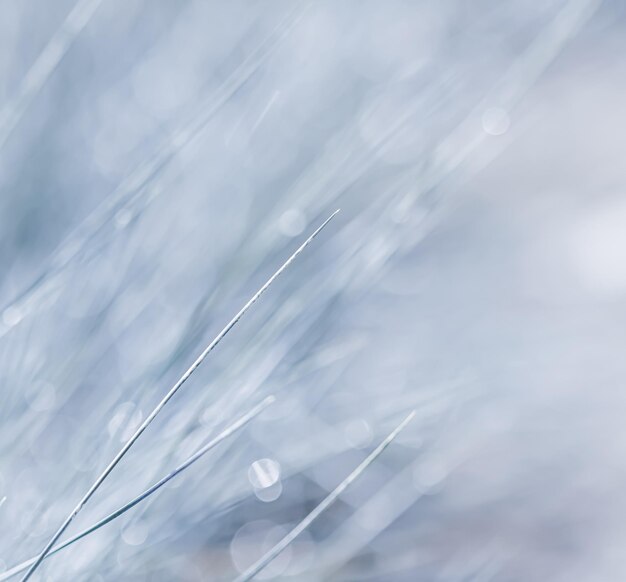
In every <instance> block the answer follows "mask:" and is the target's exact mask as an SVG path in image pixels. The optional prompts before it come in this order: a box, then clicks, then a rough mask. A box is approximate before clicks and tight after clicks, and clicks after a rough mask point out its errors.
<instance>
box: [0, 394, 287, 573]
mask: <svg viewBox="0 0 626 582" xmlns="http://www.w3.org/2000/svg"><path fill="white" fill-rule="evenodd" d="M275 400H276V399H275V398H274V396H268V397H267V398H266V399H265V400H263V401H262V402H261V403H259V404H257V405H256V406H255V407H254V408H253V409H252V410H250V411H248V412H247V413H246V414H244V415H243V416H241V417H239V418H238V419H237V420H236V421H235V422H233V423H232V424H231V425H230V426H228V427H226V428H225V429H224V430H223V431H222V432H221V433H219V434H218V435H217V436H216V437H214V438H213V439H211V440H210V441H209V442H208V443H207V444H206V445H204V446H203V447H201V448H200V449H198V451H196V452H195V453H194V454H193V455H191V457H189V458H188V459H187V460H186V461H185V462H184V463H182V464H181V465H179V466H178V467H176V469H174V470H173V471H172V472H171V473H169V474H168V475H166V476H165V477H163V478H162V479H161V480H159V481H157V482H156V483H155V484H154V485H152V486H151V487H149V488H148V489H146V490H145V491H144V492H143V493H141V494H140V495H138V496H137V497H135V498H134V499H133V500H132V501H129V502H128V503H126V504H125V505H123V506H122V507H120V508H119V509H117V510H116V511H114V512H113V513H111V514H109V515H107V516H106V517H104V518H103V519H101V520H100V521H98V522H97V523H95V524H93V525H92V526H91V527H88V528H87V529H85V530H83V531H82V532H80V533H78V534H76V535H75V536H73V537H71V538H70V539H68V540H66V541H64V542H63V543H62V544H59V545H58V546H55V547H54V548H52V549H51V550H50V551H49V552H48V555H47V556H46V558H49V557H50V556H52V555H53V554H56V553H58V552H60V551H61V550H63V549H64V548H67V547H68V546H71V545H72V544H73V543H75V542H77V541H78V540H80V539H82V538H84V537H86V536H88V535H89V534H91V533H93V532H94V531H96V530H98V529H100V528H101V527H102V526H104V525H106V524H107V523H109V522H111V521H113V520H114V519H116V518H118V517H119V516H120V515H122V514H124V513H126V512H127V511H128V510H129V509H132V508H133V507H135V505H137V504H138V503H141V502H142V501H143V500H144V499H147V498H148V497H150V495H152V494H153V493H155V492H156V491H158V490H159V489H160V488H161V487H163V485H165V484H166V483H168V482H169V481H171V480H172V479H173V478H174V477H176V475H178V474H180V473H182V472H183V471H184V470H185V469H187V468H188V467H190V466H191V465H193V464H194V463H195V462H196V461H197V460H199V459H200V458H201V457H203V456H204V455H205V454H206V453H208V452H209V451H210V450H211V449H213V448H215V447H216V446H217V445H218V444H220V443H221V442H222V441H223V440H225V439H227V438H228V437H229V436H231V435H232V434H234V433H235V432H237V431H238V430H239V429H241V428H243V427H244V426H245V425H246V424H248V423H249V422H250V421H251V420H252V419H253V418H255V417H256V416H258V415H259V414H260V413H261V412H263V411H264V410H265V409H266V408H267V407H268V406H269V405H270V404H272V403H273V402H274V401H275ZM36 560H37V557H35V558H31V559H30V560H26V561H25V562H22V563H21V564H18V565H17V566H15V567H14V568H11V569H10V570H7V571H6V572H3V573H2V574H0V582H2V581H3V580H8V579H9V578H11V577H13V576H15V575H16V574H19V573H20V572H23V571H24V570H26V568H28V567H29V566H31V565H32V564H34V563H35V561H36Z"/></svg>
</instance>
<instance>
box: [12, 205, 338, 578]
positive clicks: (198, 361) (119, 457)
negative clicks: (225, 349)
mask: <svg viewBox="0 0 626 582" xmlns="http://www.w3.org/2000/svg"><path fill="white" fill-rule="evenodd" d="M338 212H339V210H336V211H335V212H333V213H332V214H331V215H330V216H329V217H328V218H327V219H326V220H325V221H324V222H323V223H322V225H321V226H319V227H318V228H317V230H316V231H315V232H314V233H313V234H312V235H311V236H309V238H307V239H306V240H305V241H304V242H303V243H302V244H301V245H300V246H299V247H298V249H297V250H296V251H295V252H294V253H293V254H292V255H291V256H290V257H289V258H288V259H287V260H286V261H285V262H284V263H283V264H282V266H281V267H280V268H279V269H278V270H277V271H276V272H275V273H274V274H273V275H272V276H271V277H270V278H269V279H268V280H267V281H266V282H265V283H264V285H263V286H262V287H261V288H260V289H259V290H258V291H257V292H256V293H255V294H254V295H253V296H252V297H251V298H250V299H249V300H248V302H247V303H246V304H245V305H244V306H243V307H242V308H241V309H240V310H239V311H238V312H237V314H236V315H235V316H234V317H233V318H232V319H231V320H230V321H229V322H228V323H227V324H226V326H225V327H224V328H223V329H222V331H220V332H219V333H218V334H217V336H215V338H214V339H213V341H212V342H211V343H210V344H209V345H208V346H207V347H206V348H205V349H204V351H203V352H202V353H201V354H200V355H199V356H198V358H197V359H196V360H195V362H194V363H193V364H191V366H190V367H189V368H188V369H187V371H186V372H185V373H184V374H183V375H182V376H181V377H180V379H179V380H178V381H177V382H176V384H174V386H172V388H170V390H169V392H168V393H167V394H166V395H165V396H164V397H163V399H162V400H161V402H159V403H158V404H157V405H156V407H155V408H154V410H153V411H152V412H151V413H150V414H149V415H148V416H147V417H146V419H145V420H144V421H143V422H142V423H141V425H140V426H139V428H138V429H137V430H136V431H135V432H134V433H133V435H132V436H131V437H130V438H129V439H128V441H126V444H125V445H124V446H123V447H122V448H121V449H120V451H119V452H118V453H117V455H116V456H115V458H114V459H113V460H112V461H111V462H110V463H109V465H108V466H107V467H106V469H105V470H104V471H103V472H102V474H101V475H100V476H99V477H98V478H97V479H96V481H95V482H94V483H93V485H92V486H91V487H90V488H89V490H88V491H87V493H85V495H84V496H83V498H82V499H81V500H80V501H79V502H78V505H76V507H75V508H74V509H73V510H72V512H71V513H70V514H69V515H68V516H67V518H66V519H65V521H64V522H63V524H62V525H61V527H60V528H59V529H58V530H57V531H56V533H55V534H54V535H53V536H52V538H51V539H50V541H49V542H48V543H47V544H46V546H45V548H44V549H43V550H42V552H41V553H40V554H39V556H38V557H37V559H36V561H35V562H34V563H33V565H32V566H31V568H30V569H29V570H28V572H26V574H25V575H24V577H23V578H22V582H26V580H28V579H29V578H30V577H31V576H32V575H33V572H35V570H36V569H37V568H38V567H39V564H41V562H42V561H43V559H44V558H45V557H46V555H47V554H48V553H49V552H50V550H51V549H52V546H53V545H54V544H55V543H56V541H57V540H58V539H59V538H60V537H61V536H62V535H63V532H64V531H65V530H66V529H67V528H68V526H69V525H70V523H71V522H72V520H73V519H74V518H75V517H76V515H77V514H78V513H79V512H80V510H81V509H82V508H83V506H84V505H85V503H87V501H89V499H90V498H91V496H92V495H93V494H94V493H95V492H96V491H97V489H98V488H99V487H100V485H102V483H103V482H104V480H105V479H106V478H107V477H108V476H109V474H110V473H111V471H113V469H114V468H115V466H116V465H117V464H118V463H119V462H120V461H121V460H122V458H123V457H124V455H125V454H126V453H127V452H128V450H129V449H130V448H131V447H132V446H133V444H134V443H135V442H136V441H137V439H138V438H139V437H140V436H141V434H142V433H143V432H144V431H145V430H146V428H148V426H149V425H150V424H151V423H152V421H153V420H154V419H155V417H156V416H157V414H159V412H160V411H161V409H162V408H163V407H164V406H165V405H166V404H167V403H168V402H169V401H170V400H171V398H172V397H173V396H174V394H176V392H178V390H179V389H180V387H181V386H182V385H183V384H184V383H185V382H186V381H187V379H188V378H189V377H190V376H191V375H192V374H193V373H194V371H195V370H196V368H198V366H199V365H200V364H201V363H202V362H203V361H204V359H205V358H206V357H207V356H208V355H209V354H210V353H211V352H212V351H213V349H214V348H215V347H216V346H217V345H218V344H219V343H220V342H221V341H222V339H223V338H224V336H226V334H227V333H228V332H229V331H230V330H231V329H232V328H233V327H234V326H235V325H236V324H237V322H238V321H239V320H240V319H241V318H242V317H243V315H244V314H245V313H246V311H248V309H250V307H252V305H253V304H254V303H255V302H256V301H257V299H258V298H259V297H261V295H263V293H264V292H265V291H266V290H267V289H268V287H269V286H270V285H271V284H272V283H273V282H274V281H275V280H276V278H277V277H279V276H280V274H281V273H282V272H283V271H284V270H285V269H286V268H287V267H289V265H291V263H293V261H294V260H295V259H296V257H297V256H298V255H299V254H300V253H301V252H302V251H303V250H304V249H305V248H306V247H307V246H308V245H309V243H310V242H311V241H312V240H313V239H314V238H315V237H316V236H317V235H318V234H319V233H320V232H321V231H322V229H323V228H324V227H325V226H326V225H327V224H328V223H329V222H330V221H331V220H332V219H333V218H334V217H335V216H336V215H337V213H338Z"/></svg>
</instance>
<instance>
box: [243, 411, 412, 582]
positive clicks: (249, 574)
mask: <svg viewBox="0 0 626 582" xmlns="http://www.w3.org/2000/svg"><path fill="white" fill-rule="evenodd" d="M414 416H415V411H413V412H411V414H409V415H408V416H407V417H406V418H405V419H404V420H403V421H402V422H401V423H400V424H399V425H398V426H397V427H396V428H395V429H394V430H393V431H392V432H391V433H390V434H389V436H388V437H387V438H386V439H385V440H384V441H383V442H382V443H380V444H379V445H378V446H377V447H376V448H375V449H374V450H373V451H372V452H371V453H370V454H369V455H368V456H367V458H366V459H365V460H364V461H363V462H362V463H361V464H360V465H359V466H358V467H357V468H356V469H355V470H354V471H352V473H350V475H348V476H347V477H346V478H345V479H344V480H343V481H342V482H341V483H340V484H339V485H338V486H337V487H336V488H335V489H334V490H333V491H332V492H331V493H329V494H328V496H326V497H325V498H324V499H323V500H322V502H321V503H320V504H319V505H318V506H317V507H316V508H315V509H314V510H313V511H311V513H309V514H308V515H307V516H306V517H305V518H304V519H303V520H302V521H301V522H300V523H299V524H298V525H297V526H296V527H294V528H293V529H292V530H291V531H290V532H289V533H288V534H287V535H286V536H285V537H284V538H283V539H282V540H280V541H279V542H278V543H277V544H276V545H275V546H274V547H273V548H272V549H271V550H269V551H268V552H267V553H266V554H265V555H263V556H262V557H261V558H259V560H257V561H256V562H255V563H254V564H252V566H250V567H249V568H248V569H247V570H246V571H245V572H243V573H242V574H241V575H240V576H238V577H237V578H236V579H235V581H234V582H246V581H247V580H252V578H254V577H255V576H256V575H257V574H258V573H259V572H260V571H261V570H262V569H263V568H265V566H267V565H268V564H269V563H270V562H271V561H272V560H273V559H274V558H276V556H278V555H279V554H280V553H281V552H282V551H283V550H284V549H285V548H286V547H287V546H288V545H289V544H290V543H291V542H293V540H295V539H296V538H297V537H298V536H299V535H300V534H301V533H302V532H303V531H304V530H305V529H306V528H307V527H309V526H310V525H311V523H313V521H315V520H316V519H317V518H318V517H319V516H320V515H321V514H322V513H323V512H324V511H326V509H328V508H329V507H330V506H331V505H332V504H333V503H334V502H335V501H336V500H337V498H338V497H339V496H340V495H341V494H342V493H343V492H344V491H345V490H346V489H347V488H348V487H349V486H350V485H351V484H352V483H353V482H354V481H356V479H358V478H359V476H360V475H361V473H363V471H365V469H367V468H368V467H369V466H370V465H371V464H372V463H373V462H374V461H375V460H376V458H377V457H378V456H379V455H380V454H381V453H382V452H383V451H384V450H385V449H386V448H387V447H388V446H389V445H390V444H391V441H393V439H395V438H396V437H397V436H398V434H399V433H400V431H402V429H404V427H405V426H406V425H407V424H408V423H409V422H410V421H411V420H412V419H413V417H414Z"/></svg>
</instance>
